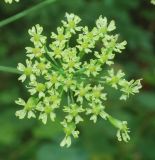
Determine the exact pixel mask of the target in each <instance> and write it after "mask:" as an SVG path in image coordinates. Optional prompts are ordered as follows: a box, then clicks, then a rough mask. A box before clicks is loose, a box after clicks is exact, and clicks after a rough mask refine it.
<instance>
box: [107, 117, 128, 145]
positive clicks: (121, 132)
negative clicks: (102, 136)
mask: <svg viewBox="0 0 155 160" xmlns="http://www.w3.org/2000/svg"><path fill="white" fill-rule="evenodd" d="M108 120H109V121H110V123H111V124H112V125H114V126H115V127H116V128H117V129H118V130H117V134H116V136H117V138H118V140H119V141H122V140H123V141H124V142H128V141H129V140H130V136H129V134H128V133H129V132H130V131H129V128H128V127H127V122H126V121H120V120H117V119H115V118H113V117H111V116H108Z"/></svg>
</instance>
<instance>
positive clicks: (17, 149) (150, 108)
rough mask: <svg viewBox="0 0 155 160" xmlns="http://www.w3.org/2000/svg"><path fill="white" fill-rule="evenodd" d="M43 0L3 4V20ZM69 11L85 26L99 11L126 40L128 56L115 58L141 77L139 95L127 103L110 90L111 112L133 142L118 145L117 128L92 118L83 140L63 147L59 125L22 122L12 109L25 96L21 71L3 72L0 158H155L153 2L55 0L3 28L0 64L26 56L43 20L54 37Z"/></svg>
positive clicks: (0, 5) (0, 17) (0, 30)
mask: <svg viewBox="0 0 155 160" xmlns="http://www.w3.org/2000/svg"><path fill="white" fill-rule="evenodd" d="M39 2H42V0H35V1H34V0H21V2H20V3H13V4H12V5H7V4H5V3H4V2H3V1H2V0H1V2H0V20H3V19H5V18H7V17H10V16H12V15H14V14H16V13H19V12H21V11H22V10H24V9H27V8H30V7H32V6H34V5H36V4H38V3H39ZM65 12H69V13H75V14H77V15H79V16H80V17H81V18H82V20H83V21H82V24H83V25H88V26H90V27H91V26H93V24H94V21H95V20H96V18H98V16H99V15H103V16H107V18H108V19H109V20H112V19H114V20H115V21H116V25H117V33H120V35H121V39H124V40H127V42H128V45H127V49H126V50H125V51H124V54H120V55H118V56H117V58H116V60H115V61H116V63H115V67H119V68H122V69H123V71H124V72H125V73H126V74H127V78H128V79H131V78H143V82H142V83H143V89H142V90H141V92H140V94H138V95H136V96H133V97H131V98H130V99H129V100H128V101H127V102H125V103H124V102H122V101H118V97H117V96H116V94H115V93H113V92H111V100H110V101H109V102H108V110H109V111H110V113H111V114H112V115H114V116H115V117H117V118H119V119H121V120H127V121H128V124H129V128H130V129H131V134H130V135H131V141H130V142H129V143H127V144H126V143H120V142H118V141H117V139H116V137H115V132H116V130H115V128H113V127H112V126H111V125H110V124H109V123H108V122H105V121H103V120H99V121H98V123H97V124H93V123H92V122H90V121H89V120H88V119H86V121H85V122H84V123H82V124H81V125H80V126H79V130H80V132H81V134H80V138H79V139H78V140H74V141H73V144H72V146H71V147H70V148H69V149H64V148H60V147H59V142H60V141H61V139H62V138H63V132H62V131H61V127H60V125H59V124H58V122H56V123H51V122H49V123H48V124H47V125H45V126H44V125H43V124H42V123H41V122H39V121H37V120H32V119H31V120H27V119H25V120H19V119H17V118H16V117H15V115H14V113H15V111H16V110H18V109H19V106H17V105H16V104H15V103H14V100H15V99H17V98H18V97H27V96H28V94H27V91H26V89H25V87H24V86H23V85H22V84H21V83H20V82H19V81H18V80H17V78H18V75H16V74H11V73H4V72H0V160H155V6H153V5H152V4H150V1H149V0H57V1H56V2H55V3H51V4H50V5H48V6H45V7H44V8H42V9H40V10H36V11H35V12H32V13H30V14H29V15H27V16H25V17H23V18H22V19H19V20H17V21H15V22H13V23H10V24H8V25H6V26H3V27H1V28H0V65H3V66H11V67H16V66H17V63H18V62H23V61H24V60H25V58H26V57H25V49H24V48H25V47H26V46H29V45H30V42H29V36H28V33H27V30H28V29H29V28H31V26H32V25H34V24H37V23H39V24H40V25H42V26H43V27H44V33H45V35H50V32H51V31H55V29H56V27H57V26H58V25H59V24H60V20H61V19H63V17H64V14H65Z"/></svg>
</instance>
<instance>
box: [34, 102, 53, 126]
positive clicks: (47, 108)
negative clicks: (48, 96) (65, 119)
mask: <svg viewBox="0 0 155 160" xmlns="http://www.w3.org/2000/svg"><path fill="white" fill-rule="evenodd" d="M54 109H55V108H54V107H53V105H49V104H42V103H40V104H38V106H37V110H38V111H40V115H39V120H41V121H42V122H43V123H44V124H46V123H47V118H48V115H49V117H50V119H51V121H55V118H56V114H55V113H54Z"/></svg>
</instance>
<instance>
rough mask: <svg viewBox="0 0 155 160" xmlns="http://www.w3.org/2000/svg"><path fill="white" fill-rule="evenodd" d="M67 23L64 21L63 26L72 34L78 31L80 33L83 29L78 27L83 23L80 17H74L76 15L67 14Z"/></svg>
mask: <svg viewBox="0 0 155 160" xmlns="http://www.w3.org/2000/svg"><path fill="white" fill-rule="evenodd" d="M66 18H67V22H66V21H62V23H63V25H64V26H65V27H66V28H67V31H68V32H70V33H74V34H75V32H76V31H80V30H81V28H82V27H80V26H77V24H78V23H79V22H80V21H81V19H80V17H78V16H76V15H74V14H68V13H66Z"/></svg>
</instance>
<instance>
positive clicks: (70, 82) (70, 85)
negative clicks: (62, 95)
mask: <svg viewBox="0 0 155 160" xmlns="http://www.w3.org/2000/svg"><path fill="white" fill-rule="evenodd" d="M75 88H76V81H75V80H74V79H73V77H72V76H71V75H70V76H68V77H66V78H64V79H63V89H64V91H65V92H67V91H68V90H69V89H71V90H73V91H74V90H75Z"/></svg>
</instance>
